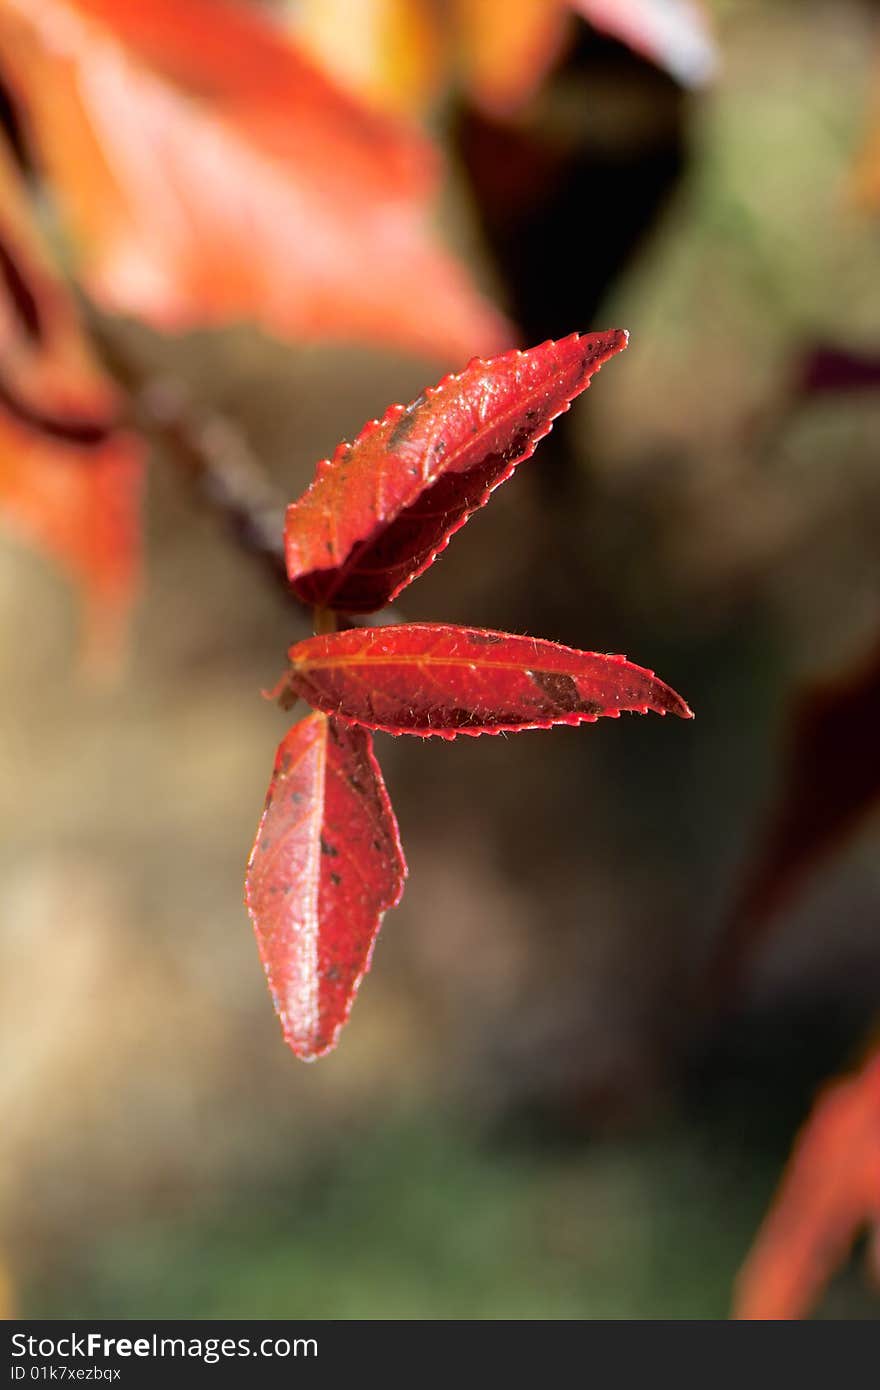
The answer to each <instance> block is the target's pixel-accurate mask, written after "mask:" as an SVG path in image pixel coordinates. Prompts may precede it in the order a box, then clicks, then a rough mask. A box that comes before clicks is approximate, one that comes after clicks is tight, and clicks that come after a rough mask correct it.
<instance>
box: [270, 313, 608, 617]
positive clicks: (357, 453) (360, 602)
mask: <svg viewBox="0 0 880 1390" xmlns="http://www.w3.org/2000/svg"><path fill="white" fill-rule="evenodd" d="M627 341H628V335H627V334H626V332H625V331H624V330H622V329H613V330H611V331H610V332H602V333H588V334H582V333H572V334H570V335H569V337H567V338H562V339H560V340H559V341H558V342H553V341H548V342H546V343H541V344H540V345H539V346H538V347H534V348H530V349H528V350H526V351H522V350H520V349H514V350H513V351H512V352H507V353H504V354H503V355H502V356H501V357H495V358H492V359H490V360H489V361H483V360H482V359H481V358H478V357H477V358H474V359H473V360H472V361H471V362H470V363H469V364H468V366H466V367H465V368H464V370H463V371H461V372H459V373H457V374H455V375H452V376H447V377H445V378H444V379H443V380H442V381H441V382H440V383H439V384H438V385H437V386H433V387H429V388H428V390H426V391H424V392H423V393H422V395H420V396H418V397H417V398H416V399H415V400H414V401H411V402H410V404H409V405H407V406H401V405H394V406H391V408H390V409H389V410H388V411H386V413H385V415H384V416H383V418H382V419H381V420H378V421H377V420H372V421H370V423H369V424H368V425H366V426H365V428H364V429H363V430H362V431H361V433H360V435H359V436H358V438H357V439H356V440H355V441H354V443H353V444H350V443H348V442H344V443H342V444H340V445H339V447H338V449H337V450H336V452H335V454H334V455H333V458H332V459H329V460H327V459H325V460H322V461H321V462H320V463H319V464H318V467H317V470H316V475H315V480H314V482H313V483H312V485H311V487H310V488H309V489H308V491H307V492H306V493H305V494H304V495H303V496H302V497H301V498H300V499H299V500H298V501H296V502H293V503H291V505H290V506H289V507H288V509H287V518H286V524H285V551H286V558H287V573H288V576H289V578H290V582H291V584H292V585H293V587H294V589H295V590H296V592H297V594H298V595H299V597H300V598H301V599H303V601H304V602H306V603H309V604H312V605H315V606H319V607H330V608H335V609H337V610H340V611H342V612H346V613H371V612H373V611H375V610H376V609H377V608H382V607H384V605H385V604H386V603H389V602H391V600H392V599H394V598H396V597H397V595H398V594H399V593H400V592H401V591H402V590H403V589H405V588H406V586H407V585H408V584H410V583H411V582H412V580H413V579H415V578H416V577H417V576H418V575H419V574H421V573H422V572H423V571H424V570H426V569H427V568H428V567H429V566H430V565H431V564H432V563H433V561H434V560H435V559H436V557H437V555H438V554H439V553H440V552H441V551H442V550H444V549H445V547H446V545H447V544H448V542H449V539H450V537H451V536H452V535H454V533H455V532H456V531H457V530H459V528H460V527H462V526H463V525H464V524H465V522H466V521H467V520H468V518H469V517H470V516H472V515H473V513H474V512H475V511H477V510H479V508H480V507H482V506H484V505H485V503H486V502H487V501H488V500H489V496H490V494H491V493H492V492H493V491H494V489H495V488H496V487H498V486H499V485H500V484H501V483H503V482H505V481H506V480H507V479H508V478H509V477H510V476H511V475H512V473H513V472H514V470H515V468H516V467H517V465H518V464H520V463H522V462H523V461H524V460H525V459H527V458H530V457H531V455H532V454H533V453H534V451H535V448H536V446H537V444H538V442H539V441H540V440H541V439H543V438H544V436H545V435H546V434H547V433H548V432H549V430H550V428H551V426H552V424H553V421H554V420H555V419H556V418H557V416H559V415H561V414H562V413H563V411H566V410H568V408H569V405H570V404H571V402H572V401H573V400H574V399H575V397H576V396H578V395H579V394H580V392H581V391H583V390H584V389H585V388H586V387H587V386H588V385H589V384H590V380H591V378H592V377H593V376H594V375H595V373H596V372H597V371H598V370H599V368H600V367H602V366H603V365H604V363H605V362H607V361H608V360H609V358H611V357H613V356H614V355H615V354H616V353H618V352H621V351H622V350H623V349H624V348H625V347H626V345H627Z"/></svg>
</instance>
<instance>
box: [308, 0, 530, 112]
mask: <svg viewBox="0 0 880 1390" xmlns="http://www.w3.org/2000/svg"><path fill="white" fill-rule="evenodd" d="M542 3H543V0H542ZM439 21H440V10H439V9H438V7H437V6H436V5H435V4H433V3H432V0H358V3H357V4H356V5H352V3H351V0H297V4H296V6H295V7H294V8H293V11H292V13H291V17H290V22H291V25H292V26H293V32H294V33H295V34H296V35H297V38H298V39H299V40H300V42H302V43H303V44H304V46H305V47H306V49H307V50H308V52H309V53H311V54H313V56H314V57H315V58H316V59H317V60H318V62H320V63H321V65H322V66H323V67H325V68H326V69H327V70H328V71H329V72H331V73H332V74H333V75H334V77H336V78H337V79H338V80H339V81H342V82H344V83H345V85H346V87H348V88H350V89H351V90H353V91H355V92H357V94H358V95H359V96H361V97H363V98H364V99H365V100H366V101H369V102H370V103H371V104H372V105H375V106H378V107H379V108H380V109H381V110H385V111H392V112H394V113H401V114H402V113H405V114H409V115H416V114H419V113H421V112H423V111H424V110H425V108H426V107H427V106H428V104H429V102H430V100H431V98H432V97H433V96H434V95H435V94H436V91H437V88H438V86H439V84H440V78H441V72H442V68H443V59H444V57H445V56H446V53H445V49H446V44H445V43H444V37H445V36H444V35H443V33H442V31H441V25H440V22H439Z"/></svg>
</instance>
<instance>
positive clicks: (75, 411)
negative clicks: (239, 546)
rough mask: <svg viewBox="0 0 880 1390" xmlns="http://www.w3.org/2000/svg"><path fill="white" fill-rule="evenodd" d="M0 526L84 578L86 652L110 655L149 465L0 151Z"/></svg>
mask: <svg viewBox="0 0 880 1390" xmlns="http://www.w3.org/2000/svg"><path fill="white" fill-rule="evenodd" d="M0 272H2V286H3V291H4V292H3V293H2V294H0V522H2V524H3V526H4V527H5V528H6V529H7V530H8V531H10V532H12V533H13V534H14V535H16V536H18V537H20V538H21V539H22V540H24V541H25V542H26V543H27V544H29V545H33V546H36V547H38V548H39V549H41V550H43V551H45V552H46V553H47V554H48V555H49V556H51V558H52V559H53V560H55V561H56V563H57V564H59V565H60V566H61V567H62V568H63V569H65V570H66V571H67V572H68V574H69V575H71V576H72V578H73V579H74V580H75V581H76V582H77V583H78V584H79V585H80V587H81V589H82V592H83V597H84V600H85V605H86V609H85V617H86V634H85V655H86V657H87V658H93V659H96V660H101V659H108V658H112V656H113V654H114V653H115V650H116V648H117V646H118V643H119V641H120V639H121V637H122V636H123V631H124V625H125V620H126V617H127V614H128V611H129V608H130V604H131V599H132V593H133V590H134V587H135V585H136V582H137V578H138V572H139V568H140V541H139V502H140V491H141V475H142V463H141V457H140V448H139V446H138V444H137V443H136V441H135V440H134V439H133V438H132V437H130V436H128V435H126V434H122V433H121V432H119V431H118V430H117V429H116V427H115V417H116V412H117V402H116V398H115V395H114V393H113V391H112V389H111V388H110V386H109V384H108V383H107V381H106V380H105V379H104V377H103V376H102V375H101V374H100V372H99V371H98V369H97V367H96V366H95V364H94V363H93V361H92V359H91V356H90V354H89V352H88V349H87V347H86V345H85V343H84V341H83V338H82V336H81V334H80V330H79V326H78V323H77V319H76V314H75V310H74V306H73V304H72V302H71V300H70V298H69V296H68V293H67V290H66V288H65V287H64V285H63V284H62V283H61V282H60V281H59V280H58V278H57V276H56V275H55V273H54V271H53V270H52V267H51V262H50V261H49V259H48V256H47V254H46V252H45V251H44V249H43V247H42V245H41V242H40V237H39V233H38V230H37V228H36V225H35V223H34V221H33V219H32V216H31V211H30V208H29V206H28V203H27V199H26V195H25V193H24V191H23V189H22V186H21V184H20V182H19V179H18V174H17V171H16V170H15V169H14V168H13V166H12V165H11V163H10V161H9V158H8V156H7V155H6V152H5V150H2V149H0Z"/></svg>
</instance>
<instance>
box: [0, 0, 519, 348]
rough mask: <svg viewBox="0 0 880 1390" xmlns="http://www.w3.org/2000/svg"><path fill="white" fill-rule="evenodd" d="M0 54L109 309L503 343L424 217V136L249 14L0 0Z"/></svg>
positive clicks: (177, 323) (150, 316) (177, 4)
mask: <svg viewBox="0 0 880 1390" xmlns="http://www.w3.org/2000/svg"><path fill="white" fill-rule="evenodd" d="M0 62H2V63H3V65H4V68H5V69H6V70H8V71H9V72H10V73H12V74H14V80H15V90H16V95H17V97H18V99H19V101H20V102H21V105H22V107H23V110H24V113H25V116H26V118H27V126H28V130H29V133H30V134H31V135H32V137H33V140H34V143H35V145H36V150H37V156H38V164H39V166H40V168H41V169H42V170H44V171H45V173H46V175H47V176H48V179H49V181H50V184H51V189H52V194H53V197H54V198H55V199H56V200H57V203H58V205H59V206H60V208H61V210H62V212H63V214H64V219H65V222H66V224H67V226H68V227H69V229H70V230H71V231H72V234H73V240H74V242H75V248H76V251H77V252H78V258H79V265H80V273H81V275H82V277H83V279H84V280H85V282H86V283H87V286H88V288H89V290H90V292H91V293H92V294H93V295H94V296H95V297H96V298H97V299H98V300H99V301H100V302H101V303H102V304H103V305H104V306H106V307H108V308H109V309H111V310H118V311H122V312H125V313H130V314H134V315H136V316H138V317H140V318H143V319H145V320H147V321H149V322H150V323H152V324H154V325H157V326H158V327H161V328H165V329H181V328H187V327H190V326H199V325H202V324H212V323H227V322H229V321H231V320H238V319H253V320H256V321H258V322H259V323H261V324H262V325H263V326H264V327H265V328H267V329H268V330H270V331H271V332H274V333H277V334H279V335H281V336H290V337H294V338H306V339H314V338H337V339H338V338H345V339H362V340H366V341H370V342H373V341H380V342H386V343H390V344H394V345H397V346H400V347H403V348H405V349H410V350H415V351H419V352H424V353H427V354H429V355H439V356H443V357H448V358H452V359H455V358H457V357H460V356H462V355H463V354H464V353H466V352H470V351H473V350H474V347H475V345H476V346H477V347H478V348H479V349H481V350H486V351H492V350H496V349H497V348H498V347H500V346H501V345H502V344H503V343H505V342H509V341H510V333H509V331H508V329H507V328H506V326H505V325H504V324H503V322H502V320H501V319H500V317H499V316H498V315H497V314H496V313H495V312H494V311H493V310H491V309H490V308H489V306H488V305H487V304H486V303H485V302H484V301H483V300H482V299H481V298H480V297H479V295H478V294H477V292H476V291H475V290H474V289H473V287H472V286H471V285H470V283H469V281H468V278H467V276H466V274H465V272H464V270H463V269H461V268H460V267H458V266H457V265H456V264H455V262H454V261H453V259H452V258H451V257H450V256H448V255H447V254H446V253H445V252H444V251H443V250H442V249H441V248H440V247H438V246H437V245H436V243H435V242H434V241H433V239H432V237H431V234H430V232H429V230H428V213H429V202H430V199H431V196H432V188H433V182H434V178H433V169H434V163H435V160H434V156H433V151H432V150H431V148H430V146H429V145H428V144H427V143H426V142H425V141H424V140H422V139H421V137H419V136H418V135H416V134H415V133H413V132H409V131H406V130H404V129H403V128H402V127H400V126H398V125H397V124H396V123H394V122H391V121H390V120H389V119H387V118H386V117H384V116H381V115H379V114H377V113H376V112H375V111H371V110H370V109H369V108H367V107H365V106H364V105H363V104H361V103H359V102H358V101H356V100H355V99H354V98H353V97H350V96H348V95H347V94H345V93H344V92H343V91H342V90H341V89H339V88H338V87H336V86H335V85H334V84H333V83H332V81H331V80H330V79H329V78H328V77H326V76H324V75H323V74H322V73H321V72H320V70H319V69H318V68H317V67H315V66H314V65H313V64H312V62H311V61H310V60H309V59H308V58H307V57H306V56H305V55H304V54H303V53H302V52H300V51H299V50H297V49H296V48H295V47H294V44H293V41H292V40H288V39H287V38H286V37H285V35H284V34H283V32H282V31H281V30H280V29H279V28H277V27H276V26H274V25H272V24H270V23H269V22H268V20H266V19H265V18H262V17H261V16H260V15H259V14H258V13H257V12H256V11H254V10H249V9H248V8H247V7H245V6H243V5H239V4H235V3H231V0H150V3H149V4H143V3H140V0H40V4H38V5H34V4H32V3H31V0H0ZM426 304H430V312H426Z"/></svg>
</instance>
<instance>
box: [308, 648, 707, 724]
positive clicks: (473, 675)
mask: <svg viewBox="0 0 880 1390" xmlns="http://www.w3.org/2000/svg"><path fill="white" fill-rule="evenodd" d="M288 656H289V657H290V662H291V670H290V674H289V676H288V686H289V690H290V692H292V693H293V694H294V695H297V696H301V697H302V698H303V699H305V700H308V701H310V703H311V704H313V705H316V706H317V707H318V708H319V709H323V710H325V711H326V712H327V713H328V714H334V715H338V716H339V717H341V718H343V719H352V720H356V721H357V722H358V723H361V724H366V725H368V726H369V727H370V728H373V729H383V730H385V732H386V733H391V734H420V735H422V736H423V737H427V736H428V735H430V734H436V735H439V736H440V737H441V738H455V736H456V734H497V733H501V732H502V731H504V730H508V731H510V732H517V731H518V730H520V729H549V728H550V726H551V725H553V724H580V723H583V722H584V721H588V720H589V721H592V720H596V719H598V718H599V717H600V716H601V715H609V716H611V717H612V718H617V716H618V715H619V714H620V713H621V711H622V710H632V711H638V712H639V713H641V714H646V713H647V712H648V710H653V711H654V712H655V713H657V714H677V715H679V717H680V718H682V719H690V718H691V717H692V716H691V712H690V710H689V709H688V707H687V705H686V704H685V702H684V700H682V698H681V696H680V695H676V693H675V691H674V690H671V689H670V688H669V686H668V685H664V684H663V682H662V681H660V680H658V679H657V677H656V676H655V675H654V673H653V672H652V671H645V670H643V668H642V667H641V666H633V665H632V664H631V663H630V662H628V661H627V660H626V658H625V657H622V656H604V655H600V654H599V653H597V652H578V651H574V650H573V649H572V648H571V647H563V646H559V645H557V643H555V642H544V641H541V640H540V639H538V638H536V637H516V636H511V635H509V634H508V633H504V632H486V631H483V630H482V629H480V628H469V627H447V626H445V625H444V624H442V623H401V624H400V625H399V626H397V627H374V628H369V627H367V628H350V629H349V630H348V631H345V632H334V633H328V634H326V635H324V636H321V637H310V638H308V639H307V640H306V641H304V642H298V643H297V644H296V646H294V647H291V648H290V651H289V653H288Z"/></svg>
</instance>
